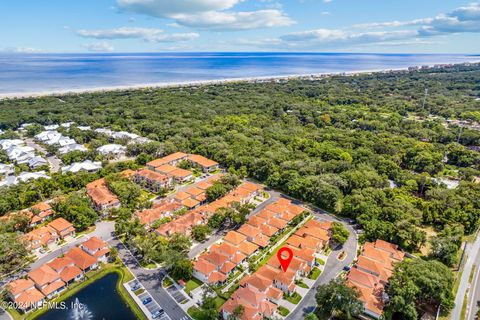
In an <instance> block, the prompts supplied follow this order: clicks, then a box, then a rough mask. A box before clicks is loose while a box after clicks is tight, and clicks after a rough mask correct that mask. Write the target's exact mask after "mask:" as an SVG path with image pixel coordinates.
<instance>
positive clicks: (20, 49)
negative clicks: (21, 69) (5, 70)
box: [1, 47, 46, 53]
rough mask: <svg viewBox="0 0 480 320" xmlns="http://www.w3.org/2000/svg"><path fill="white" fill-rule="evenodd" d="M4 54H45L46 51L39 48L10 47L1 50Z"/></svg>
mask: <svg viewBox="0 0 480 320" xmlns="http://www.w3.org/2000/svg"><path fill="white" fill-rule="evenodd" d="M1 51H2V52H8V53H45V52H46V51H45V50H42V49H37V48H29V47H15V48H12V47H9V48H5V49H3V50H1Z"/></svg>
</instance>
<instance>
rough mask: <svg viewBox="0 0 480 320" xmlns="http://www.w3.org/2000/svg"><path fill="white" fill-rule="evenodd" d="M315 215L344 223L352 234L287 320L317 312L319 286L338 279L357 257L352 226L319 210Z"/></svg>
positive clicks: (331, 255) (301, 317)
mask: <svg viewBox="0 0 480 320" xmlns="http://www.w3.org/2000/svg"><path fill="white" fill-rule="evenodd" d="M314 215H315V217H318V218H320V219H323V220H329V221H338V222H341V223H343V224H344V225H345V227H346V228H347V229H348V231H349V232H350V236H349V237H348V240H347V242H346V243H345V244H344V245H343V246H342V247H341V248H337V249H335V250H333V251H332V253H331V254H330V255H329V257H328V260H327V261H326V264H325V268H324V270H323V272H322V274H321V275H320V276H319V277H318V279H317V281H316V282H315V285H314V286H313V287H312V288H311V290H309V291H308V293H307V294H306V296H305V297H304V298H303V299H302V301H300V303H299V304H298V305H297V307H296V308H295V310H294V311H293V312H291V313H290V314H289V315H288V316H287V319H291V320H298V319H303V318H304V316H305V315H306V314H308V313H311V312H313V310H315V308H316V307H317V303H316V301H315V293H316V288H317V286H318V285H321V284H326V283H328V282H330V280H332V279H334V278H336V277H337V275H338V274H339V273H340V272H341V271H342V269H343V268H344V267H345V266H350V265H351V264H352V262H353V260H354V259H355V257H356V256H357V244H358V241H357V234H356V232H355V230H354V229H353V228H352V226H351V225H349V224H348V223H346V222H345V221H341V220H338V219H337V218H335V217H333V216H331V215H329V214H328V213H326V212H324V211H321V210H318V209H317V210H316V211H315V212H314ZM342 251H345V252H346V253H347V256H346V258H345V259H344V260H343V261H339V260H338V259H337V257H338V255H339V254H340V252H342Z"/></svg>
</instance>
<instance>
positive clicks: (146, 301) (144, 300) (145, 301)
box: [142, 297, 152, 304]
mask: <svg viewBox="0 0 480 320" xmlns="http://www.w3.org/2000/svg"><path fill="white" fill-rule="evenodd" d="M150 302H152V297H146V298H145V299H143V301H142V303H143V304H148V303H150Z"/></svg>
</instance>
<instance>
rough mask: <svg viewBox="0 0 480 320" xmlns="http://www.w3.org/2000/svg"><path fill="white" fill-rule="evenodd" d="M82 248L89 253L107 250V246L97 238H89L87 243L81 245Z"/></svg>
mask: <svg viewBox="0 0 480 320" xmlns="http://www.w3.org/2000/svg"><path fill="white" fill-rule="evenodd" d="M82 247H84V248H86V249H88V250H89V251H96V250H100V249H104V248H108V244H107V243H106V242H105V241H103V240H102V239H99V238H97V237H91V238H90V239H88V240H87V241H84V242H83V243H82Z"/></svg>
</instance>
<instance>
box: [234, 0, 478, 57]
mask: <svg viewBox="0 0 480 320" xmlns="http://www.w3.org/2000/svg"><path fill="white" fill-rule="evenodd" d="M364 29H368V30H364ZM467 32H480V2H475V3H470V4H468V5H466V6H463V7H459V8H457V9H455V10H452V11H451V12H449V13H446V14H441V15H438V16H436V17H433V18H431V17H430V18H422V19H415V20H410V21H390V22H373V23H366V24H360V25H353V26H351V27H350V28H343V29H314V30H305V31H299V32H292V33H288V34H285V35H282V36H280V37H278V38H276V39H272V38H269V39H264V40H262V39H260V40H254V41H247V42H243V43H250V44H252V45H253V44H254V43H256V46H258V47H261V48H267V47H270V48H275V49H279V48H284V49H289V50H302V49H311V50H321V49H326V48H341V47H352V46H362V45H372V44H376V45H379V46H380V45H390V46H401V45H407V44H409V45H413V44H418V45H429V44H435V42H434V41H425V40H422V39H425V38H427V37H434V36H439V35H446V34H457V33H467ZM240 43H241V42H240Z"/></svg>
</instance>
